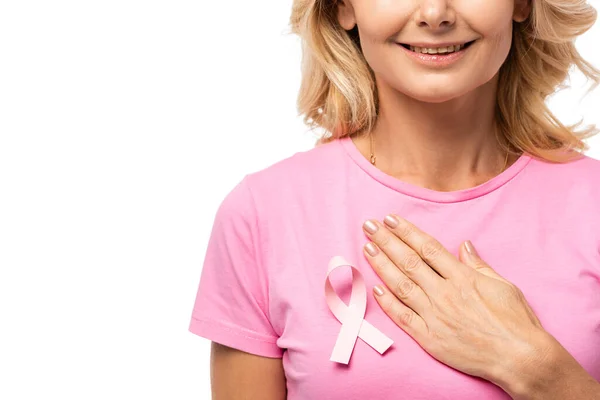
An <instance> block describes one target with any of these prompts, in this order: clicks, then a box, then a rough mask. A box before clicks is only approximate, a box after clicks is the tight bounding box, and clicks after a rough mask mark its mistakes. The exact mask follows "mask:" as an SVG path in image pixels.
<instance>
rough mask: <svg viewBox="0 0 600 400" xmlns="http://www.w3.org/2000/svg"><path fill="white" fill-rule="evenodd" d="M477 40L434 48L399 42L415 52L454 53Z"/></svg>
mask: <svg viewBox="0 0 600 400" xmlns="http://www.w3.org/2000/svg"><path fill="white" fill-rule="evenodd" d="M475 42H476V40H472V41H470V42H467V43H464V44H461V45H456V46H447V47H432V48H428V47H416V46H411V45H409V44H405V43H399V44H400V45H401V46H402V47H404V48H405V49H407V50H410V51H412V52H414V53H422V54H441V55H445V54H452V53H456V52H459V51H462V50H464V49H466V48H468V47H469V46H471V45H472V44H473V43H475Z"/></svg>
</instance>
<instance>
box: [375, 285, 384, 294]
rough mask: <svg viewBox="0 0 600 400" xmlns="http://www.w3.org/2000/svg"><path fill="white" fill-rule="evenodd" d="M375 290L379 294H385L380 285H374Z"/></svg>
mask: <svg viewBox="0 0 600 400" xmlns="http://www.w3.org/2000/svg"><path fill="white" fill-rule="evenodd" d="M373 291H374V292H375V294H376V295H377V296H383V290H381V288H380V287H379V286H373Z"/></svg>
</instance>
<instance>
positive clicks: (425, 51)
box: [410, 44, 465, 54]
mask: <svg viewBox="0 0 600 400" xmlns="http://www.w3.org/2000/svg"><path fill="white" fill-rule="evenodd" d="M464 47H465V46H464V45H462V44H459V45H455V46H448V47H438V48H435V49H432V48H425V47H415V46H410V49H411V50H412V51H414V52H416V53H423V54H448V53H454V52H455V51H459V50H461V49H462V48H464Z"/></svg>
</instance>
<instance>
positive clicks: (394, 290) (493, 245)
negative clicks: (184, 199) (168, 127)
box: [190, 0, 600, 400]
mask: <svg viewBox="0 0 600 400" xmlns="http://www.w3.org/2000/svg"><path fill="white" fill-rule="evenodd" d="M595 19H596V12H595V10H594V9H593V8H592V7H591V6H590V5H588V4H587V3H586V2H585V1H584V0H560V1H559V0H539V1H535V2H532V1H528V0H493V1H473V0H454V1H450V0H406V1H386V0H295V1H294V5H293V13H292V17H291V24H292V28H293V31H294V32H295V33H297V34H299V35H300V36H301V37H302V39H303V43H304V45H305V46H304V52H305V53H304V60H303V61H304V70H303V72H304V74H303V81H302V87H301V90H300V96H299V109H300V111H301V113H302V114H304V115H305V118H306V122H307V123H309V124H310V125H311V126H315V127H320V128H322V129H324V130H325V131H326V132H328V133H329V134H328V135H324V136H323V138H322V140H320V142H319V145H318V146H316V147H315V148H314V149H311V150H309V151H305V152H298V153H296V154H295V155H293V156H292V157H289V158H287V159H285V160H282V161H281V162H278V163H276V164H274V165H272V166H270V167H268V168H266V169H264V170H262V171H258V172H255V173H252V174H248V175H246V176H245V177H244V179H243V180H242V181H241V182H240V183H239V184H238V185H236V187H235V188H234V189H233V190H232V191H231V192H230V193H229V194H228V195H227V196H226V198H225V199H224V200H223V202H222V204H221V206H220V207H219V210H218V212H217V215H216V218H215V221H214V226H213V230H212V234H211V238H210V241H209V245H208V251H207V254H206V258H205V261H204V266H203V270H202V277H201V280H200V285H199V288H198V294H197V298H196V303H195V306H194V311H193V315H192V319H191V323H190V331H191V332H193V333H195V334H197V335H200V336H202V337H205V338H208V339H211V340H212V341H213V348H212V349H213V351H212V364H211V368H212V388H213V398H215V399H219V400H221V399H242V398H243V399H261V400H272V399H273V400H274V399H285V398H287V399H291V400H309V399H310V400H317V399H319V400H321V399H344V400H350V399H361V400H363V399H404V400H412V399H462V400H470V399H489V400H496V399H509V398H523V399H525V398H526V399H537V398H540V399H546V400H548V399H562V400H567V399H580V400H581V399H593V398H594V399H595V398H600V384H599V383H598V379H600V185H598V183H600V178H599V177H600V162H599V161H597V160H594V159H592V158H590V157H587V156H585V155H583V154H582V153H581V151H583V150H586V149H587V147H586V145H585V143H584V142H583V141H582V139H584V138H587V137H590V136H591V135H593V134H595V133H596V132H597V131H596V130H595V128H593V127H592V128H588V129H582V130H577V126H564V125H563V124H561V123H560V122H559V121H558V120H557V119H556V118H555V117H554V116H553V115H552V113H551V112H550V111H549V109H548V108H547V107H546V105H545V100H546V98H547V96H548V95H550V94H551V93H553V92H554V91H555V90H556V88H557V87H559V85H560V84H561V83H562V82H563V81H564V79H565V78H566V77H567V76H568V75H567V74H568V71H569V68H570V67H571V66H573V65H575V66H576V67H578V68H579V69H580V70H581V71H583V73H584V74H585V75H586V76H587V77H588V78H591V79H592V80H594V81H596V82H597V81H598V80H599V78H600V72H599V71H598V70H596V69H594V68H593V67H592V66H591V65H590V64H589V63H587V62H586V61H584V60H583V59H582V58H581V57H580V56H579V54H578V53H577V51H576V49H575V47H574V45H573V42H574V40H575V39H576V37H577V36H578V35H580V34H582V33H584V32H585V31H587V30H588V29H589V28H590V27H591V26H592V25H593V23H594V21H595ZM469 240H470V242H468V241H469ZM469 243H470V246H469V245H468V244H469ZM469 250H470V251H469ZM371 289H372V291H371ZM365 290H366V293H365ZM342 301H343V303H342Z"/></svg>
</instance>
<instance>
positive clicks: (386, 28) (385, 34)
mask: <svg viewBox="0 0 600 400" xmlns="http://www.w3.org/2000/svg"><path fill="white" fill-rule="evenodd" d="M413 3H414V1H412V0H411V1H394V0H357V1H356V2H355V5H354V10H355V15H356V22H357V24H358V27H359V31H360V36H361V43H362V42H363V41H364V42H367V43H369V42H373V43H383V42H386V41H388V40H390V39H391V38H393V37H394V36H397V35H398V34H399V33H400V32H401V31H402V30H403V29H404V28H405V27H406V24H407V23H408V22H409V21H410V18H411V15H412V14H413V12H414V6H413V5H412V4H413Z"/></svg>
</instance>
